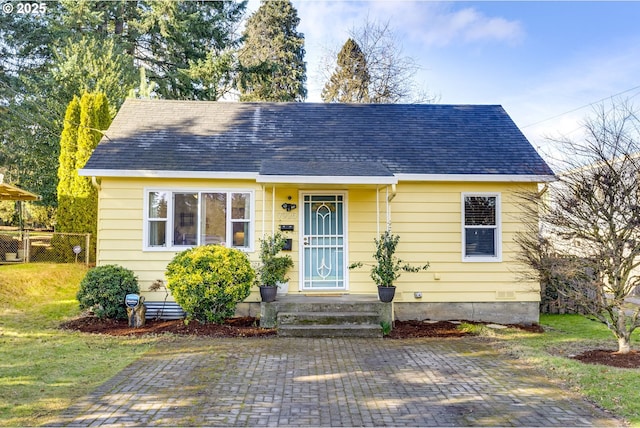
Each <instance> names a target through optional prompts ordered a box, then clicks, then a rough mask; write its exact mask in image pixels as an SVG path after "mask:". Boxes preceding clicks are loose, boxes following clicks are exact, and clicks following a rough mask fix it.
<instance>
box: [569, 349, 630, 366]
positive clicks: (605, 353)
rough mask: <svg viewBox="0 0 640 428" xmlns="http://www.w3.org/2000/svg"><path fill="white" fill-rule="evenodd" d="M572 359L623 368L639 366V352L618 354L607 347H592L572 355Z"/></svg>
mask: <svg viewBox="0 0 640 428" xmlns="http://www.w3.org/2000/svg"><path fill="white" fill-rule="evenodd" d="M571 358H573V359H574V360H578V361H582V362H583V363H585V364H603V365H605V366H612V367H619V368H623V369H637V368H639V367H640V352H638V351H631V352H629V353H628V354H618V353H617V352H616V351H612V350H610V349H609V350H607V349H594V350H592V351H586V352H583V353H582V354H580V355H575V356H572V357H571Z"/></svg>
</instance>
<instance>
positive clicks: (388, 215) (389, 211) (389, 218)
mask: <svg viewBox="0 0 640 428" xmlns="http://www.w3.org/2000/svg"><path fill="white" fill-rule="evenodd" d="M395 197H396V185H395V184H392V185H391V195H389V186H387V231H389V232H391V203H390V202H391V201H393V198H395Z"/></svg>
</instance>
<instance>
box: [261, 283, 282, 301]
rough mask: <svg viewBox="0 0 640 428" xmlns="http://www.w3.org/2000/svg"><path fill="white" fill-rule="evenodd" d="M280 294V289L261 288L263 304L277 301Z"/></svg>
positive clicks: (263, 286) (262, 286)
mask: <svg viewBox="0 0 640 428" xmlns="http://www.w3.org/2000/svg"><path fill="white" fill-rule="evenodd" d="M277 294H278V287H268V286H265V285H261V286H260V298H261V299H262V301H263V302H273V301H275V300H276V295H277Z"/></svg>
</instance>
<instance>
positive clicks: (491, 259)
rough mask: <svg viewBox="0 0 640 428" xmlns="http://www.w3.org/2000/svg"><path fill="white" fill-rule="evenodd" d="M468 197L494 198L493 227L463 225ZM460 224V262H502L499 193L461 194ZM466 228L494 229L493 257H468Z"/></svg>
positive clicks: (500, 203)
mask: <svg viewBox="0 0 640 428" xmlns="http://www.w3.org/2000/svg"><path fill="white" fill-rule="evenodd" d="M468 197H492V198H496V218H495V223H496V224H495V225H493V226H472V225H470V226H467V225H466V224H465V200H466V198H468ZM460 205H461V210H460V211H461V214H462V219H461V224H462V249H461V250H462V261H463V262H489V263H491V262H494V263H495V262H501V261H502V202H501V197H500V193H498V192H469V193H462V194H461V200H460ZM467 227H470V228H474V229H494V230H495V233H494V238H493V239H494V246H495V247H494V248H495V255H493V256H481V255H471V256H468V255H467V254H466V251H467V234H466V229H467Z"/></svg>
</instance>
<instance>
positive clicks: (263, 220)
mask: <svg viewBox="0 0 640 428" xmlns="http://www.w3.org/2000/svg"><path fill="white" fill-rule="evenodd" d="M266 205H267V192H266V190H265V186H264V184H263V185H262V237H264V225H265V222H266V217H265V212H266Z"/></svg>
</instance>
